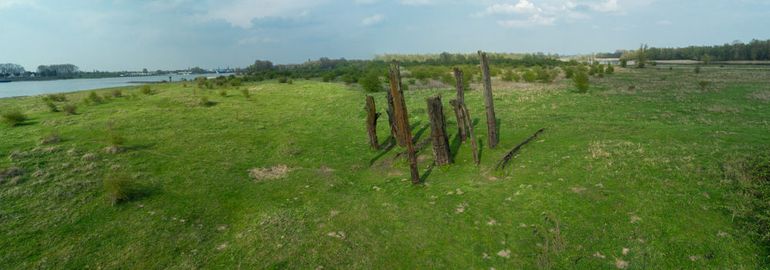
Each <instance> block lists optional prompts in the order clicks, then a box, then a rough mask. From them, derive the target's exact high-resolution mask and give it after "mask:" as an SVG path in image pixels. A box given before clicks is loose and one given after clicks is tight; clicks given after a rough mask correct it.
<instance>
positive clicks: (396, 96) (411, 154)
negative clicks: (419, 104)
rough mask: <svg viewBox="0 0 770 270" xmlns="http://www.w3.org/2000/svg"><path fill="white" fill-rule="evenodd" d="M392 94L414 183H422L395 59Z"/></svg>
mask: <svg viewBox="0 0 770 270" xmlns="http://www.w3.org/2000/svg"><path fill="white" fill-rule="evenodd" d="M389 79H390V95H391V97H393V115H394V117H393V118H394V121H395V124H396V128H397V129H398V132H399V133H400V134H401V135H402V136H403V138H402V139H404V143H405V144H406V152H407V159H408V161H409V169H410V171H411V174H412V183H413V184H419V183H420V172H419V171H418V170H417V154H416V153H415V151H414V145H413V144H412V132H411V131H410V130H409V114H408V113H407V110H406V101H404V92H403V90H402V89H401V71H400V69H399V65H398V62H396V61H393V63H392V64H390V76H389Z"/></svg>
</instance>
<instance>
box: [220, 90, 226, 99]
mask: <svg viewBox="0 0 770 270" xmlns="http://www.w3.org/2000/svg"><path fill="white" fill-rule="evenodd" d="M219 95H220V96H223V97H227V90H225V89H222V90H219Z"/></svg>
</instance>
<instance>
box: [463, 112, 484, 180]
mask: <svg viewBox="0 0 770 270" xmlns="http://www.w3.org/2000/svg"><path fill="white" fill-rule="evenodd" d="M459 107H460V110H461V111H462V113H463V117H465V121H463V122H465V126H466V128H467V131H468V138H469V139H470V140H471V147H472V149H473V161H474V162H476V166H478V165H479V164H481V157H480V156H479V145H478V143H477V142H476V135H474V134H473V121H472V120H471V114H470V113H469V112H468V107H466V106H465V103H460V104H459Z"/></svg>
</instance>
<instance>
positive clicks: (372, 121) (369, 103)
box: [366, 96, 380, 150]
mask: <svg viewBox="0 0 770 270" xmlns="http://www.w3.org/2000/svg"><path fill="white" fill-rule="evenodd" d="M378 118H380V113H378V112H377V108H376V107H375V104H374V97H372V96H366V131H367V132H368V133H369V145H371V146H372V148H374V150H379V149H380V142H379V141H378V140H377V119H378Z"/></svg>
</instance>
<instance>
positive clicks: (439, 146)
mask: <svg viewBox="0 0 770 270" xmlns="http://www.w3.org/2000/svg"><path fill="white" fill-rule="evenodd" d="M427 103H428V119H430V136H431V139H432V140H433V155H434V157H435V158H436V165H438V166H442V165H447V164H449V163H452V155H451V152H450V150H449V136H447V133H446V120H445V119H444V105H443V104H441V97H438V96H437V97H432V98H428V99H427Z"/></svg>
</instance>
